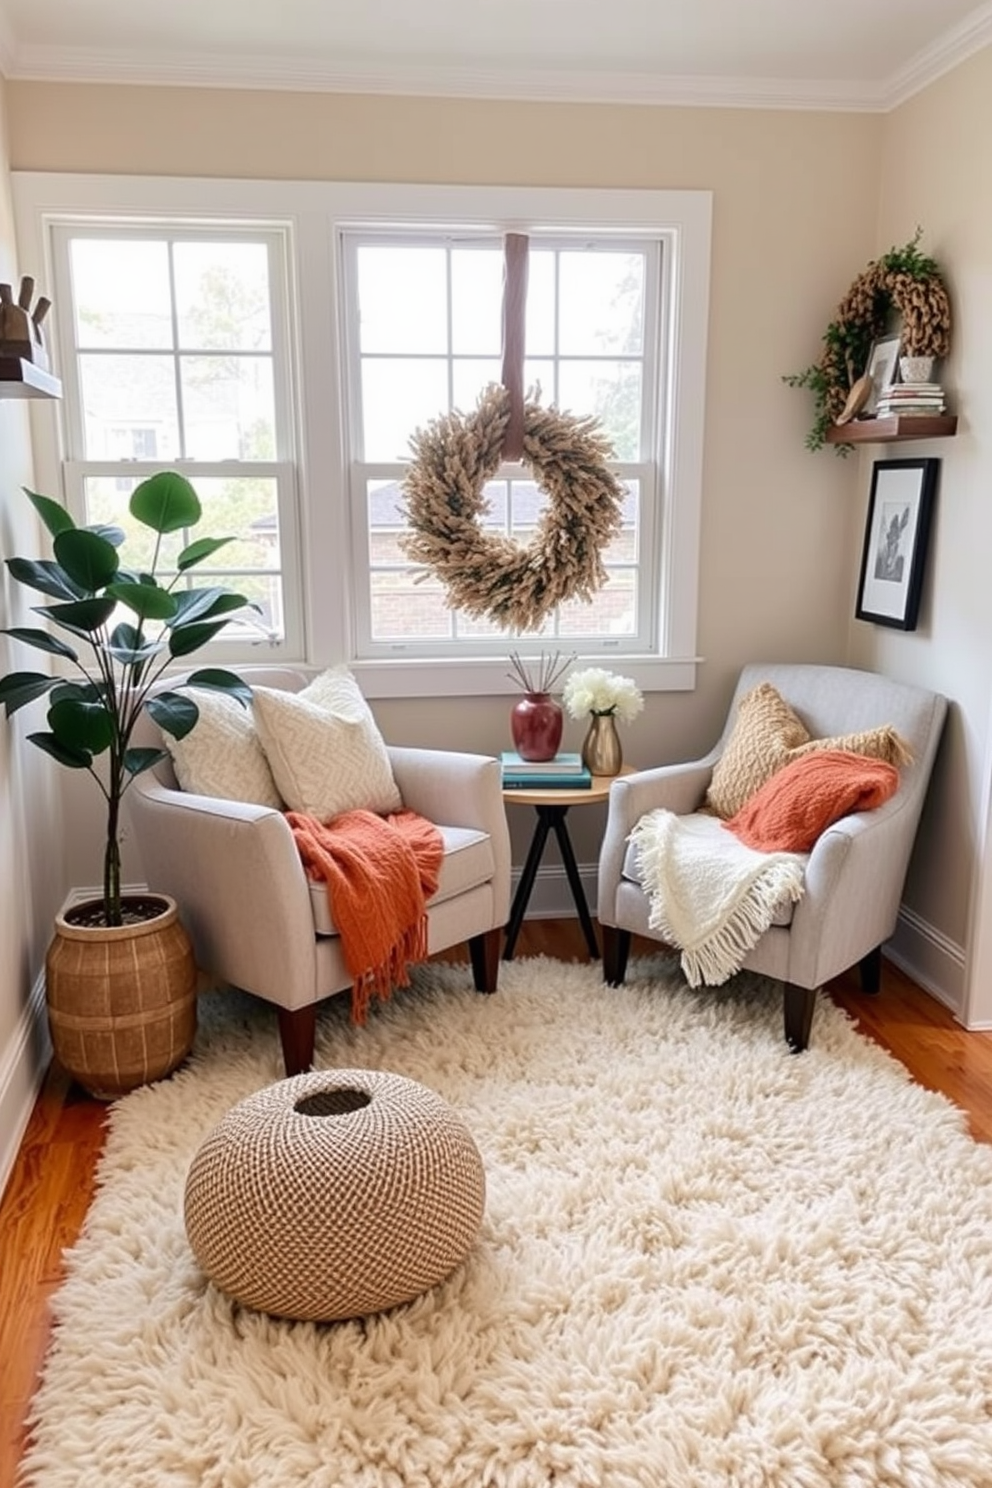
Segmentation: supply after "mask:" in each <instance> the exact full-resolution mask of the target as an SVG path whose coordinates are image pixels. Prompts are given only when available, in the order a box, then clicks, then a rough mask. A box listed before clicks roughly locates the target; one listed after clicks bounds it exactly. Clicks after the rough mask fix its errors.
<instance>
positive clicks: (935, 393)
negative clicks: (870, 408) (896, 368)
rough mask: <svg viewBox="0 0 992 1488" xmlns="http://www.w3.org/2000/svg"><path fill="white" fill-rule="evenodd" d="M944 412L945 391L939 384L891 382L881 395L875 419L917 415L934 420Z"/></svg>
mask: <svg viewBox="0 0 992 1488" xmlns="http://www.w3.org/2000/svg"><path fill="white" fill-rule="evenodd" d="M943 412H944V389H943V388H942V387H941V385H940V383H939V382H890V383H886V385H885V387H883V389H882V391H881V393H880V394H879V398H878V407H877V408H876V409H875V417H876V418H891V417H892V416H893V414H896V415H900V416H901V415H913V414H917V415H921V416H926V415H928V416H929V417H931V418H934V417H936V416H937V415H938V414H941V413H943Z"/></svg>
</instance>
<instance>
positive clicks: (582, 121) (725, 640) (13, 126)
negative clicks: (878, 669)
mask: <svg viewBox="0 0 992 1488" xmlns="http://www.w3.org/2000/svg"><path fill="white" fill-rule="evenodd" d="M9 94H10V131H11V159H12V164H13V165H14V167H15V168H18V169H31V170H76V171H94V172H117V173H122V172H123V173H133V172H137V173H151V174H154V173H168V174H176V175H183V174H187V175H230V176H244V175H249V176H272V177H287V178H291V177H299V178H324V179H334V178H339V179H340V178H347V179H355V180H392V181H415V182H481V183H493V182H504V183H505V182H509V183H513V184H520V185H541V184H548V185H586V186H615V187H651V188H662V187H695V188H706V189H710V190H712V191H713V193H714V237H713V278H712V308H711V322H710V375H709V387H708V394H707V408H706V445H705V468H704V482H705V496H704V509H703V548H702V564H701V573H700V595H701V601H700V629H699V641H700V654H701V655H702V657H703V665H702V667H701V670H700V677H701V682H700V686H699V689H698V690H697V692H696V693H694V694H667V695H665V694H661V695H655V696H653V697H651V698H650V699H649V701H648V707H647V710H646V714H645V715H644V716H642V718H641V719H639V720H638V722H637V723H636V724H635V725H634V726H632V727H631V728H630V729H628V730H627V731H626V732H625V735H624V738H625V743H626V745H627V751H628V755H629V758H630V760H631V761H632V762H633V763H639V764H647V763H653V762H658V761H660V760H667V759H674V758H677V757H679V756H680V755H683V754H684V753H685V751H687V750H694V749H696V748H699V747H702V746H708V744H709V743H710V742H711V736H713V735H714V733H715V731H716V730H717V729H718V727H719V724H720V722H721V720H722V717H723V714H724V712H725V707H726V700H727V697H728V695H729V692H730V688H731V684H732V680H733V677H734V675H735V674H736V672H737V670H738V668H739V666H740V665H741V663H742V662H744V661H746V660H751V659H754V658H757V657H768V658H774V659H792V658H804V657H805V658H810V659H816V660H837V659H840V658H841V657H842V656H843V652H844V647H845V645H846V631H847V612H848V604H849V598H850V594H849V589H850V585H849V562H850V542H851V522H852V513H853V505H852V503H853V499H854V482H855V473H856V472H855V470H854V469H853V467H852V466H851V464H850V462H844V461H841V460H837V459H836V458H835V457H834V456H833V455H832V454H823V455H821V456H818V457H813V456H811V455H809V454H808V453H807V452H806V451H805V450H804V448H803V436H804V434H805V431H806V428H807V425H808V421H809V412H810V409H809V402H808V397H807V395H806V394H803V393H799V392H795V391H793V390H791V389H789V388H786V387H785V386H784V385H783V384H782V382H781V375H782V374H783V373H785V372H790V371H794V370H797V369H799V368H801V367H803V366H805V365H806V364H807V363H808V362H809V361H811V360H813V358H814V357H815V355H816V352H817V348H818V342H819V337H820V335H821V334H822V329H823V326H824V324H825V323H826V319H827V318H828V312H829V310H830V308H831V306H832V304H833V303H834V302H835V301H836V299H837V297H838V292H839V286H840V287H843V286H844V285H845V284H846V282H847V281H848V280H849V279H850V278H851V277H852V276H853V275H854V274H855V273H856V272H858V270H859V269H860V267H861V266H862V264H863V262H864V260H865V258H866V256H867V255H868V254H869V253H870V250H871V248H872V245H873V240H874V224H875V206H876V193H877V170H876V162H877V155H878V149H879V144H880V138H881V121H880V120H879V119H878V118H875V117H868V116H860V117H859V116H852V115H842V114H808V113H802V114H795V115H787V114H783V113H780V112H751V111H743V112H724V111H711V110H685V109H663V108H641V107H637V108H617V107H606V106H571V105H567V106H566V105H538V104H521V103H515V104H499V103H482V102H467V101H444V100H427V99H388V98H358V97H345V96H334V95H322V94H313V93H306V94H300V95H290V94H280V93H271V92H269V93H259V94H256V95H250V94H246V93H241V92H237V91H219V92H210V91H206V90H196V89H188V90H179V89H167V88H127V87H96V86H94V87H88V86H87V87H83V86H78V87H77V86H65V85H54V84H53V85H48V84H34V83H14V84H10V85H9ZM376 711H377V715H378V717H379V719H380V722H381V724H382V726H383V728H384V731H385V732H386V734H387V736H388V737H390V738H391V739H394V740H397V741H399V740H404V741H409V742H422V743H431V742H435V743H443V742H457V743H458V744H460V745H462V746H464V747H466V748H479V749H489V750H491V749H493V748H500V747H505V746H506V745H508V743H509V737H508V725H507V713H508V708H507V703H506V700H505V699H492V700H488V701H487V700H480V701H479V705H478V706H475V705H473V707H472V708H471V709H467V708H465V707H464V706H463V705H461V704H459V703H458V702H457V701H452V700H447V701H437V702H432V703H431V704H430V705H425V704H424V703H422V702H419V703H413V702H411V703H399V702H393V703H385V702H384V703H381V704H377V707H376ZM570 730H571V732H570V735H569V737H568V738H567V739H566V745H567V746H572V747H575V746H577V743H578V736H579V725H578V724H571V725H570ZM513 815H514V820H513V822H512V827H513V831H514V836H515V843H516V849H517V854H516V855H517V857H518V859H519V858H520V857H521V856H522V853H523V849H524V845H525V842H526V837H527V833H528V832H529V829H530V820H529V816H528V814H527V813H526V812H520V811H519V810H516V811H515V812H514V814H513ZM600 825H601V813H600V811H599V809H598V808H597V809H590V811H589V812H588V813H583V814H582V815H581V816H576V820H575V827H574V834H575V838H576V847H577V853H578V857H579V859H580V861H585V862H592V861H593V859H594V858H595V854H596V844H597V838H598V832H599V828H600ZM71 835H72V838H73V844H74V852H73V859H74V861H73V864H72V867H73V879H74V881H80V879H81V877H82V876H86V875H87V874H88V878H87V881H89V882H92V881H93V874H94V872H95V870H96V864H97V851H96V846H95V844H94V842H93V841H92V837H93V834H92V832H90V833H88V834H86V833H84V834H80V833H73V834H71Z"/></svg>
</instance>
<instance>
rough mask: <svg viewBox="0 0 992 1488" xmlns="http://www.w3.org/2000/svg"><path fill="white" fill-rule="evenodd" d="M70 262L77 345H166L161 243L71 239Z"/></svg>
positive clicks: (164, 249)
mask: <svg viewBox="0 0 992 1488" xmlns="http://www.w3.org/2000/svg"><path fill="white" fill-rule="evenodd" d="M69 263H70V268H71V272H72V292H73V301H74V310H75V327H76V343H77V345H78V346H81V347H87V346H119V347H154V348H158V349H160V350H164V349H166V348H171V346H172V344H173V343H172V298H171V294H170V290H169V250H168V246H167V245H166V244H165V243H164V242H158V243H144V242H138V241H136V240H134V239H119V240H118V241H116V242H115V241H113V240H106V241H104V240H103V239H100V238H74V239H73V240H72V241H71V242H70V244H69Z"/></svg>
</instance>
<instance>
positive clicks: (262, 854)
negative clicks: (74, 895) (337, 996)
mask: <svg viewBox="0 0 992 1488" xmlns="http://www.w3.org/2000/svg"><path fill="white" fill-rule="evenodd" d="M126 799H127V801H128V803H129V811H130V815H131V820H132V823H133V825H134V830H135V836H136V840H137V846H138V850H139V852H140V855H141V859H142V866H143V869H144V873H145V877H146V878H147V880H148V883H149V886H150V887H151V888H152V889H158V890H160V891H161V892H163V893H166V894H171V895H172V897H173V898H174V899H175V900H176V902H177V904H178V906H179V912H180V917H181V919H182V922H183V925H184V926H185V928H186V930H187V932H188V933H189V935H190V938H191V939H192V941H193V945H194V948H195V952H196V959H197V963H198V964H199V965H200V966H201V967H202V968H203V969H204V970H206V971H208V972H210V973H211V974H212V975H213V976H215V977H217V978H218V979H219V980H222V981H226V982H230V983H231V984H232V985H234V986H237V987H242V988H244V989H245V990H246V991H249V992H255V993H258V994H259V995H260V996H262V997H265V998H267V999H268V1000H270V1001H273V1002H275V1003H277V1004H279V1005H280V1006H283V1007H296V1006H300V1005H302V1004H304V1003H306V1002H312V1001H313V999H314V995H315V978H316V964H315V937H314V924H313V913H312V910H311V907H310V895H309V890H308V886H307V880H306V874H305V873H304V870H303V865H302V863H301V861H300V855H299V853H298V851H297V848H296V843H295V841H294V840H293V834H292V832H291V831H290V828H289V825H288V823H287V822H286V820H285V818H284V817H283V816H282V814H281V813H280V812H278V811H274V810H272V809H271V808H270V807H266V806H253V805H247V804H245V803H243V802H240V801H225V800H220V799H218V798H216V797H213V796H197V795H192V794H190V793H187V792H186V791H180V790H174V789H171V788H170V787H168V786H165V785H162V784H160V783H158V782H157V781H155V780H154V778H153V777H152V776H150V775H146V776H141V777H138V778H137V779H136V780H135V783H134V786H133V788H132V789H131V790H130V791H129V792H128V795H127V797H126Z"/></svg>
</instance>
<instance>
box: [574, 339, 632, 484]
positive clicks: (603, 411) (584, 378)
mask: <svg viewBox="0 0 992 1488" xmlns="http://www.w3.org/2000/svg"><path fill="white" fill-rule="evenodd" d="M559 379H560V381H559V405H560V406H561V408H563V409H567V410H568V411H569V412H570V413H574V414H578V415H584V414H594V415H595V417H596V418H598V419H599V421H600V423H601V424H602V426H603V432H604V433H605V434H606V436H607V438H608V439H609V440H610V441H611V443H612V446H613V458H614V459H615V460H637V459H639V457H640V452H641V451H640V446H641V364H640V363H639V362H607V361H603V362H564V361H563V362H562V363H561V369H560V372H559Z"/></svg>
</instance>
